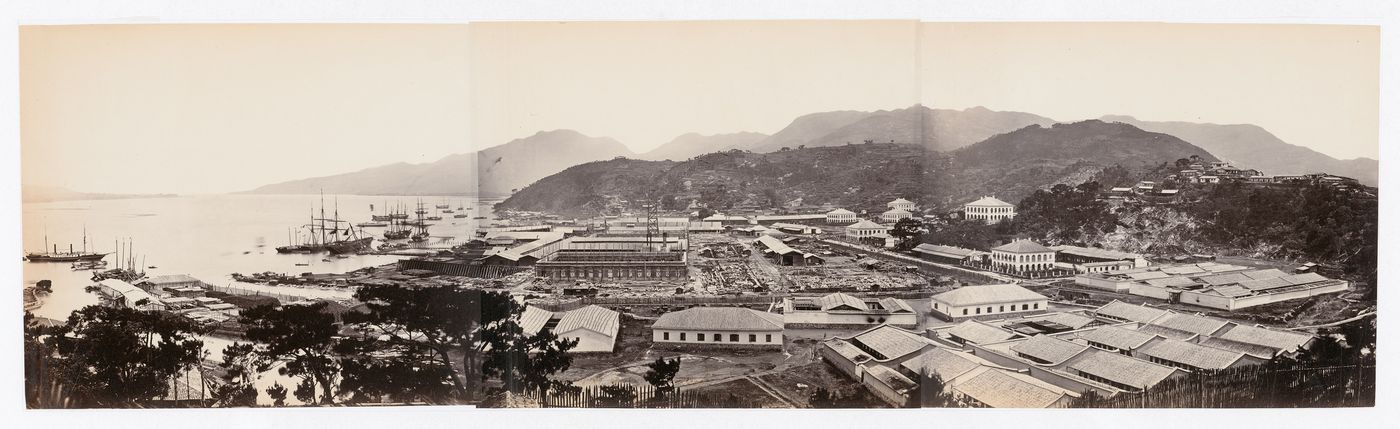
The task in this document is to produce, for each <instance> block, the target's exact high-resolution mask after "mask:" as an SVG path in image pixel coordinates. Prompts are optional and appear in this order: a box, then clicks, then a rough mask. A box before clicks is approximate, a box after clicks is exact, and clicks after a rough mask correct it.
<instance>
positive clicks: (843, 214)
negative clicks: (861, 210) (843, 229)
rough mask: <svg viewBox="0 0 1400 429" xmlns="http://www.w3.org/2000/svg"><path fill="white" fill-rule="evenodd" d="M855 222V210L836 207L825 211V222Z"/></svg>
mask: <svg viewBox="0 0 1400 429" xmlns="http://www.w3.org/2000/svg"><path fill="white" fill-rule="evenodd" d="M855 222H856V212H853V211H850V210H846V209H836V210H832V211H829V212H826V223H834V224H848V223H855Z"/></svg>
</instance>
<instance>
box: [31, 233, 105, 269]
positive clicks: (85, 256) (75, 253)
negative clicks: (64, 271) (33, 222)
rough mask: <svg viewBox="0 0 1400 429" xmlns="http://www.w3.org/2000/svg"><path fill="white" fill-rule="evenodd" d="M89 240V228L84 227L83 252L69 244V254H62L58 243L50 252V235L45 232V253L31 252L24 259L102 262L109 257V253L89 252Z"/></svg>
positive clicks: (34, 260) (35, 260) (32, 260)
mask: <svg viewBox="0 0 1400 429" xmlns="http://www.w3.org/2000/svg"><path fill="white" fill-rule="evenodd" d="M87 238H88V235H87V227H86V226H84V227H83V248H82V250H81V251H79V250H77V249H74V248H73V245H72V244H71V243H70V244H68V251H67V252H60V251H59V250H58V244H57V243H55V244H54V245H53V250H52V251H48V250H49V233H48V230H45V231H44V250H45V252H43V253H38V252H30V253H29V254H26V255H24V259H26V260H28V261H29V262H91V261H100V260H102V258H105V257H107V255H108V254H107V253H99V252H89V251H88V245H87Z"/></svg>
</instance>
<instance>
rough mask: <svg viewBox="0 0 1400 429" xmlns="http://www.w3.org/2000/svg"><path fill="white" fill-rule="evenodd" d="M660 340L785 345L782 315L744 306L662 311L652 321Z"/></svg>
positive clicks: (655, 336)
mask: <svg viewBox="0 0 1400 429" xmlns="http://www.w3.org/2000/svg"><path fill="white" fill-rule="evenodd" d="M651 340H652V342H654V343H658V344H712V345H719V346H744V347H754V346H760V347H761V346H768V347H781V346H782V345H783V315H781V314H774V313H766V312H762V311H758V310H753V309H748V308H742V307H695V308H690V309H685V310H681V311H675V312H670V313H666V314H663V315H661V317H659V318H657V319H656V323H653V324H652V325H651Z"/></svg>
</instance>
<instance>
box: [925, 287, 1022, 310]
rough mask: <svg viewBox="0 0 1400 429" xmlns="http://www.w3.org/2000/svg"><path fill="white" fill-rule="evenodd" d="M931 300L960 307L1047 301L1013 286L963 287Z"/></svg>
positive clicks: (935, 296)
mask: <svg viewBox="0 0 1400 429" xmlns="http://www.w3.org/2000/svg"><path fill="white" fill-rule="evenodd" d="M932 299H933V300H936V301H939V302H944V303H947V304H948V305H950V306H954V307H960V306H968V305H983V304H998V303H1006V302H1020V301H1032V300H1044V299H1048V298H1046V297H1045V296H1044V295H1041V294H1038V293H1035V292H1032V291H1031V290H1030V289H1026V288H1024V287H1021V286H1020V285H1014V284H999V285H982V286H963V287H960V288H957V289H953V290H950V291H947V292H943V293H940V294H938V295H934V296H933V298H932Z"/></svg>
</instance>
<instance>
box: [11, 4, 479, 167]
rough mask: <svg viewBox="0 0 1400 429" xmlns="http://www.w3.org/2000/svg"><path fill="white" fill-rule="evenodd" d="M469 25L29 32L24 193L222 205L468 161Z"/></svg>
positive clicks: (24, 70) (23, 104)
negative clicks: (217, 200)
mask: <svg viewBox="0 0 1400 429" xmlns="http://www.w3.org/2000/svg"><path fill="white" fill-rule="evenodd" d="M467 57H468V55H467V33H466V27H465V26H464V25H208V24H201V25H75V26H22V27H21V28H20V118H21V119H20V152H21V157H22V159H21V167H22V177H21V180H22V183H24V184H26V185H30V184H35V185H44V186H64V187H68V188H70V189H74V190H78V191H83V192H109V193H180V194H191V193H221V192H235V191H243V190H249V189H252V188H255V187H258V186H261V185H265V184H269V183H274V182H280V181H285V180H293V179H301V178H306V177H313V176H322V175H330V174H338V173H345V172H350V171H355V170H360V169H364V168H368V167H373V166H378V165H383V164H389V163H393V162H400V161H407V162H428V161H433V160H436V159H438V158H441V157H442V156H445V155H448V154H452V153H460V152H463V148H464V146H465V144H466V142H467V141H468V139H469V135H468V129H467V127H468V125H469V124H468V121H467V117H468V116H469V115H468V110H467V109H468V104H469V97H468V93H467V86H468V85H467V83H468V76H467V74H468V69H467Z"/></svg>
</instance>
